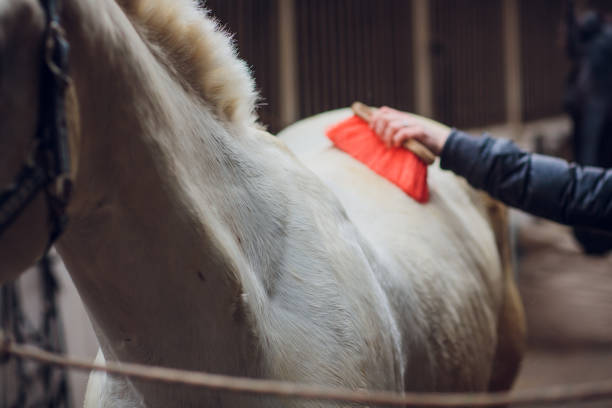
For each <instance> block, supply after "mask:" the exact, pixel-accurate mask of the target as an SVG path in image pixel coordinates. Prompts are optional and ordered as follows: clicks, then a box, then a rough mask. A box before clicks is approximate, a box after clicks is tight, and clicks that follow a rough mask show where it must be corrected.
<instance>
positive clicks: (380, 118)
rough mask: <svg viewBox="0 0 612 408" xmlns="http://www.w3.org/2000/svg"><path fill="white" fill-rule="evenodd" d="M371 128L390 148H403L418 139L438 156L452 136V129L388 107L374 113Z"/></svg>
mask: <svg viewBox="0 0 612 408" xmlns="http://www.w3.org/2000/svg"><path fill="white" fill-rule="evenodd" d="M370 127H371V128H372V129H373V130H374V132H376V133H377V134H378V135H379V136H380V137H381V139H382V140H383V142H385V144H386V145H387V146H389V147H397V146H401V145H402V144H404V142H406V141H407V140H409V139H416V140H418V141H419V142H421V143H422V144H423V145H425V147H427V148H428V149H429V150H431V151H432V153H434V154H435V155H438V156H439V155H440V153H441V152H442V148H443V147H444V143H446V140H447V139H448V136H449V135H450V128H449V127H447V126H444V125H442V124H441V123H438V122H435V121H433V120H430V119H427V118H424V117H422V116H418V115H414V114H411V113H407V112H402V111H398V110H396V109H393V108H389V107H388V106H383V107H381V108H380V109H378V110H377V111H376V112H374V114H373V115H372V117H371V118H370Z"/></svg>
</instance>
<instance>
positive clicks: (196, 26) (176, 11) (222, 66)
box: [117, 0, 257, 124]
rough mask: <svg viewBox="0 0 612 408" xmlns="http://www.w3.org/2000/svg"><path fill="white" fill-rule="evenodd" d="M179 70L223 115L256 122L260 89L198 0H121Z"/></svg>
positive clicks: (128, 13)
mask: <svg viewBox="0 0 612 408" xmlns="http://www.w3.org/2000/svg"><path fill="white" fill-rule="evenodd" d="M117 2H118V3H119V5H120V6H121V7H122V9H123V10H124V12H125V13H126V14H127V15H128V17H129V18H130V19H131V20H132V22H134V23H135V24H136V25H140V26H141V27H142V28H144V32H145V35H146V36H147V38H148V40H150V41H152V42H154V43H155V44H156V45H157V46H159V47H160V48H161V49H162V51H163V52H164V53H165V54H166V55H167V58H169V60H170V62H171V64H172V65H173V69H174V70H176V72H177V73H178V74H179V75H180V76H181V77H182V79H183V80H184V81H185V82H186V83H187V84H189V85H190V86H191V87H192V88H193V89H194V90H195V91H196V92H198V93H200V94H201V96H202V97H203V98H204V99H205V100H206V101H208V102H209V103H211V104H212V105H213V106H214V108H215V110H216V113H217V114H218V115H219V116H220V118H221V119H225V120H228V121H230V122H232V123H236V124H251V123H253V122H255V120H256V116H255V103H256V100H257V93H256V92H255V87H254V82H253V79H252V78H251V75H250V72H249V69H248V67H247V66H246V64H245V63H244V61H242V60H240V59H239V58H238V57H237V55H236V51H235V48H234V46H233V44H232V42H231V40H230V37H229V36H228V35H227V34H225V33H224V32H223V31H222V30H220V28H219V26H218V24H217V23H216V22H215V21H214V20H212V19H211V18H210V17H209V16H208V14H207V12H206V11H205V10H203V9H202V8H200V7H199V6H197V5H196V4H195V3H194V2H193V1H192V0H117Z"/></svg>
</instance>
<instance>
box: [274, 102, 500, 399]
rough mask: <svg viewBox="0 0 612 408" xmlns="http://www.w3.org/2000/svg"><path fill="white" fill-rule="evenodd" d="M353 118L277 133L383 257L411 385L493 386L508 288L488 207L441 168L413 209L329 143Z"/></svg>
mask: <svg viewBox="0 0 612 408" xmlns="http://www.w3.org/2000/svg"><path fill="white" fill-rule="evenodd" d="M349 115H350V112H349V111H348V110H347V109H343V110H338V111H332V112H328V113H324V114H321V115H318V116H315V117H313V118H309V119H306V120H303V121H301V122H298V123H296V124H295V125H293V126H291V127H289V128H287V129H286V130H285V131H283V132H282V133H281V134H280V135H279V136H280V137H281V138H282V139H283V140H284V141H285V142H286V143H287V145H288V147H289V148H290V149H291V150H292V151H293V152H294V153H295V154H296V155H297V156H298V157H299V158H300V159H301V160H302V162H303V163H304V164H305V165H306V166H307V167H308V168H309V169H310V170H312V171H313V172H314V173H315V174H316V175H317V176H318V177H319V178H320V179H321V180H322V181H323V182H324V183H325V184H326V185H327V186H328V187H329V188H330V189H331V190H332V191H333V192H334V193H335V195H336V197H337V198H338V199H339V201H340V202H341V204H342V205H343V206H344V208H345V209H346V211H347V214H348V216H349V218H350V219H351V220H352V221H353V222H354V224H355V225H356V227H357V228H358V230H359V231H360V232H361V234H362V235H363V237H364V238H365V239H366V240H367V241H368V242H369V244H370V246H371V248H372V249H373V250H374V251H375V252H376V255H377V259H380V260H381V262H382V264H383V267H381V268H380V269H379V270H378V274H379V276H378V279H379V281H380V283H381V286H382V287H383V289H384V290H385V293H386V295H387V296H388V299H389V303H390V304H391V307H392V309H393V313H394V316H393V317H394V319H395V320H396V321H397V322H398V327H399V329H400V332H401V333H400V334H401V338H402V344H403V352H404V356H405V359H406V362H405V367H406V387H407V388H410V389H429V390H431V389H432V387H433V388H434V389H439V390H450V389H452V390H458V389H466V390H473V389H480V390H483V389H486V388H488V383H489V381H490V377H491V370H492V363H491V361H492V360H493V358H494V355H495V354H496V349H497V348H498V338H497V331H498V328H499V327H498V326H499V325H498V317H499V315H500V313H502V310H503V307H504V302H505V299H506V297H507V296H506V284H507V282H506V278H505V276H504V273H503V272H502V268H501V264H502V262H501V261H500V253H499V251H498V250H497V246H496V239H495V235H494V231H493V229H492V228H491V224H490V219H489V216H488V212H487V206H486V203H485V202H483V201H482V200H480V194H478V193H477V192H475V191H474V190H472V189H471V188H469V187H468V186H467V184H466V183H465V182H464V181H463V180H461V179H459V178H457V177H455V176H454V175H452V174H450V173H449V172H445V171H442V170H440V168H439V167H438V165H437V164H436V165H433V166H430V168H429V172H428V173H429V174H428V184H429V189H430V201H429V202H428V203H427V204H419V203H417V202H416V201H414V200H413V199H411V198H410V197H409V196H407V195H406V194H404V193H403V192H402V191H401V190H400V189H398V188H397V187H395V186H394V185H392V184H391V183H390V182H388V181H387V180H385V179H383V178H382V177H380V176H378V175H376V174H375V173H373V172H372V171H370V170H369V169H368V168H367V167H366V166H364V165H363V164H361V163H359V162H357V161H356V160H354V159H353V158H351V157H350V156H348V155H347V154H345V153H343V152H341V151H339V150H337V149H335V148H334V147H333V146H332V144H331V142H330V141H329V140H328V139H327V138H326V137H325V129H326V128H327V127H328V126H330V125H332V124H334V123H336V122H338V121H339V120H342V119H344V118H346V117H347V116H349ZM414 372H419V375H418V376H415V375H412V374H411V373H414Z"/></svg>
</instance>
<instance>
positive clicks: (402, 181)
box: [327, 116, 429, 203]
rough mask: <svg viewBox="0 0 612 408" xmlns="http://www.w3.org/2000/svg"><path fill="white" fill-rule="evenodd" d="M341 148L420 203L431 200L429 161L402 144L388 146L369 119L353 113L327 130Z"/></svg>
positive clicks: (332, 139)
mask: <svg viewBox="0 0 612 408" xmlns="http://www.w3.org/2000/svg"><path fill="white" fill-rule="evenodd" d="M327 137H329V138H330V139H331V141H332V142H333V143H334V144H335V145H336V147H338V148H339V149H340V150H343V151H344V152H346V153H348V154H350V155H351V156H352V157H354V158H355V159H357V160H359V161H360V162H362V163H364V164H365V165H366V166H368V167H369V168H370V169H372V170H373V171H374V172H376V173H377V174H379V175H381V176H382V177H385V178H386V179H388V180H389V181H391V182H392V183H394V184H395V185H397V186H398V187H399V188H401V189H402V190H403V191H404V192H406V193H407V194H408V195H410V196H411V197H412V198H414V199H415V200H416V201H418V202H420V203H425V202H427V201H428V200H429V189H428V188H427V165H426V164H425V163H424V162H423V161H421V160H420V159H419V158H418V157H417V156H416V155H415V154H414V153H412V152H411V151H409V150H407V149H404V148H402V147H396V148H387V146H386V145H385V144H384V143H383V141H382V140H381V139H380V138H379V137H378V136H377V135H376V133H374V131H373V130H372V129H371V128H370V126H369V125H368V123H367V122H366V121H364V120H363V119H361V118H359V117H358V116H352V117H350V118H348V119H346V120H344V121H342V122H340V123H338V124H336V125H334V126H332V127H330V128H329V129H328V130H327Z"/></svg>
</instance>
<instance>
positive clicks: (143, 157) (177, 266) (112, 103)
mask: <svg viewBox="0 0 612 408" xmlns="http://www.w3.org/2000/svg"><path fill="white" fill-rule="evenodd" d="M79 4H83V3H82V2H79ZM85 4H87V3H85ZM96 4H100V5H99V6H98V5H96V6H95V7H98V8H100V10H97V15H95V16H93V15H87V14H83V13H87V12H90V11H91V10H87V8H86V7H85V6H83V7H82V8H81V9H80V10H79V12H80V13H82V14H81V15H79V14H77V13H75V14H74V15H72V16H70V17H71V18H69V19H68V20H67V21H68V23H67V24H68V27H67V30H68V34H69V39H70V41H71V44H72V50H73V51H72V61H73V64H74V65H73V66H72V71H73V77H74V79H75V84H76V88H77V92H78V95H79V100H80V109H81V118H82V140H81V148H80V157H79V172H78V176H77V180H76V186H75V198H74V203H73V206H72V207H71V220H70V223H69V227H68V229H67V231H66V233H65V235H64V237H63V238H62V239H61V240H60V243H59V249H60V253H61V255H62V257H63V258H64V260H65V262H66V264H67V266H68V269H69V270H70V272H71V275H72V277H73V279H74V281H75V283H76V285H77V287H78V289H79V291H80V293H81V296H82V298H83V300H84V302H85V304H86V306H87V308H88V310H89V312H90V315H91V317H92V320H93V323H94V325H95V326H96V328H97V331H98V335H99V338H100V341H101V344H102V347H103V349H104V351H105V353H106V354H107V357H110V358H115V357H116V358H122V359H129V360H131V361H139V362H146V363H154V364H162V365H171V366H177V367H183V368H194V369H202V368H206V369H210V370H213V371H217V372H228V373H231V372H236V371H238V370H240V372H241V373H243V374H244V372H245V370H247V371H248V367H249V365H251V366H253V365H254V364H255V362H248V361H246V357H247V355H246V350H247V349H248V347H247V346H248V345H249V344H248V342H249V341H250V337H249V336H250V330H249V327H247V326H248V323H247V320H248V319H247V318H246V316H245V315H244V313H245V310H244V309H243V299H244V296H245V295H244V293H245V292H246V293H248V296H249V301H251V302H256V301H257V293H258V290H259V289H258V288H257V286H256V284H255V283H253V281H251V280H249V279H248V276H247V277H245V276H239V274H240V273H244V271H248V270H249V268H250V262H249V260H248V259H247V258H248V257H245V255H244V253H245V251H243V249H242V247H241V245H242V243H241V241H242V240H241V237H240V234H241V233H242V232H241V229H242V228H243V227H245V230H247V231H249V230H252V228H249V227H248V225H243V224H242V223H249V224H251V223H253V222H254V220H255V219H257V218H258V217H257V214H256V213H257V212H258V210H259V209H258V208H255V207H252V206H250V204H251V203H250V200H251V198H252V197H251V196H250V193H249V191H250V189H249V188H248V186H247V185H246V183H247V181H248V180H247V176H246V175H247V173H249V174H250V177H256V176H257V174H258V171H259V168H258V167H257V166H256V165H255V164H254V160H252V159H249V158H248V156H247V155H246V153H245V151H244V149H245V148H246V146H250V147H251V148H252V149H253V150H254V152H253V154H255V155H256V154H257V151H258V149H259V147H257V146H258V144H257V143H256V141H255V139H256V137H255V136H253V135H252V134H254V133H255V131H253V130H249V129H247V128H243V129H238V128H232V127H229V126H225V127H224V126H221V124H220V123H219V122H218V121H216V120H215V119H214V117H213V115H212V114H211V113H210V112H209V111H208V110H207V109H206V108H205V106H204V104H203V103H202V102H200V100H199V99H198V97H196V96H194V95H191V94H190V93H189V92H187V91H185V89H184V88H183V87H181V86H180V84H178V83H177V82H176V81H174V79H173V78H172V77H171V75H169V74H168V73H167V72H165V70H164V69H163V66H162V65H161V64H159V62H158V61H157V60H156V59H155V57H154V56H153V55H152V54H151V53H150V52H149V51H148V50H147V49H146V47H145V46H144V44H143V43H142V41H141V39H140V38H139V37H138V35H137V34H136V33H135V32H134V31H133V30H131V29H130V27H129V26H126V25H125V23H126V22H127V20H125V18H124V16H123V15H122V14H121V12H120V10H118V8H117V7H116V6H114V4H111V3H110V2H99V3H96ZM91 7H92V8H93V7H94V5H93V3H92V4H91ZM88 19H89V20H88ZM85 30H87V33H86V32H85ZM92 33H93V34H92ZM92 47H95V48H93V49H92ZM119 56H120V58H118V57H119ZM240 204H244V205H245V206H246V207H245V208H246V209H245V210H244V211H243V212H242V213H240V211H239V210H237V207H238V206H239V205H240ZM249 212H250V213H249ZM249 215H251V216H253V217H252V218H253V220H251V221H248V220H249ZM272 224H274V223H272ZM262 225H263V223H262ZM262 228H265V227H264V226H262ZM220 350H228V352H219V351H220ZM249 357H250V356H249Z"/></svg>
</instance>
